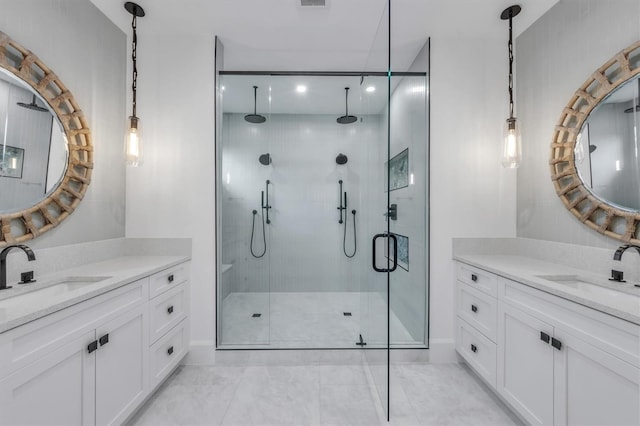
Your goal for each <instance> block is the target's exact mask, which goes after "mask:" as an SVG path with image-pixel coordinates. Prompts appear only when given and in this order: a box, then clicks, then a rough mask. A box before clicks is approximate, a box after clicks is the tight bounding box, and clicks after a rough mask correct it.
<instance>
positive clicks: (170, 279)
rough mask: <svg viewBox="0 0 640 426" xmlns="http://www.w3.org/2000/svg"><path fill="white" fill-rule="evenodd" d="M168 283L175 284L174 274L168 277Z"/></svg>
mask: <svg viewBox="0 0 640 426" xmlns="http://www.w3.org/2000/svg"><path fill="white" fill-rule="evenodd" d="M167 281H169V282H170V283H172V282H173V274H171V275H169V276H168V277H167Z"/></svg>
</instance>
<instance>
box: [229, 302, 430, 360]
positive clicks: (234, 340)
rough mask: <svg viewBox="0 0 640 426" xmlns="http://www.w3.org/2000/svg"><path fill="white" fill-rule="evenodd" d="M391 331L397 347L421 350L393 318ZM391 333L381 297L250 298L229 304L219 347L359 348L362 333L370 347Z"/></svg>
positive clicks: (418, 343)
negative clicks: (358, 343) (363, 307)
mask: <svg viewBox="0 0 640 426" xmlns="http://www.w3.org/2000/svg"><path fill="white" fill-rule="evenodd" d="M363 298H364V300H365V303H363V302H362V299H363ZM363 305H364V306H365V308H366V312H362V306H363ZM345 312H349V313H350V314H351V315H344V313H345ZM256 313H259V314H261V315H260V316H259V317H254V316H253V315H254V314H256ZM390 327H391V336H392V342H393V343H396V344H402V345H420V344H422V342H418V341H416V340H415V339H413V338H412V337H411V335H410V334H409V332H408V331H407V330H406V328H405V327H404V326H403V325H402V323H401V322H400V320H399V319H398V318H397V317H396V315H395V314H394V313H393V312H391V323H390ZM363 330H365V331H363ZM386 330H387V327H386V302H385V301H384V300H383V298H382V297H381V296H380V295H379V294H378V293H367V294H364V295H363V294H361V293H359V292H314V293H310V292H300V293H291V292H289V293H284V292H282V293H248V292H246V293H231V294H229V295H228V296H227V297H226V298H225V299H224V301H223V303H222V330H221V334H222V336H221V339H220V341H221V346H222V347H236V346H238V347H242V346H250V345H252V346H254V347H256V346H259V347H260V348H267V349H271V348H354V347H355V343H356V341H357V340H358V336H359V335H360V334H361V333H362V334H363V335H365V336H367V339H368V340H369V342H370V344H375V342H376V341H377V342H380V343H384V342H385V341H386ZM375 333H380V334H379V335H377V336H376V335H375Z"/></svg>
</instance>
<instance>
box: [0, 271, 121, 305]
mask: <svg viewBox="0 0 640 426" xmlns="http://www.w3.org/2000/svg"><path fill="white" fill-rule="evenodd" d="M108 278H111V277H64V278H60V279H58V280H55V281H53V282H51V283H47V284H45V287H43V288H39V289H36V290H31V291H26V292H24V293H18V294H16V295H14V296H12V297H10V298H8V299H4V300H0V309H9V308H13V307H16V306H25V305H30V304H33V303H38V302H41V301H46V300H51V299H55V298H57V297H59V296H63V295H65V294H67V293H69V292H72V291H75V290H78V289H80V288H83V287H86V286H88V285H91V284H95V283H98V282H100V281H104V280H106V279H108ZM25 285H29V284H25ZM14 287H17V286H14Z"/></svg>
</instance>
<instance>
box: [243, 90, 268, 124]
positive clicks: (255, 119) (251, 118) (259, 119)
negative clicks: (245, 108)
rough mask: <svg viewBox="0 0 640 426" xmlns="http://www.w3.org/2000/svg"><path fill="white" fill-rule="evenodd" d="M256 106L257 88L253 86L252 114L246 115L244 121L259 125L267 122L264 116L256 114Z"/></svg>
mask: <svg viewBox="0 0 640 426" xmlns="http://www.w3.org/2000/svg"><path fill="white" fill-rule="evenodd" d="M257 104H258V86H253V114H247V115H245V116H244V119H245V121H246V122H248V123H254V124H260V123H264V122H265V121H267V119H266V118H265V117H264V115H260V114H258V113H257V112H256V108H257Z"/></svg>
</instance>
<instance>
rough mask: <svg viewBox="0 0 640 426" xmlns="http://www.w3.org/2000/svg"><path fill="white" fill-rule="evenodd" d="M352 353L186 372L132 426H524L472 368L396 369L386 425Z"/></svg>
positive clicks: (423, 366) (363, 368)
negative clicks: (343, 360) (343, 358)
mask: <svg viewBox="0 0 640 426" xmlns="http://www.w3.org/2000/svg"><path fill="white" fill-rule="evenodd" d="M260 352H262V353H264V351H260ZM350 352H351V351H350ZM353 353H356V354H358V355H360V356H359V360H357V361H356V360H355V358H352V357H349V359H351V360H352V363H351V364H348V365H327V364H324V363H315V362H311V361H310V362H307V363H305V364H304V365H297V364H296V365H288V364H286V363H284V364H278V365H244V366H227V365H216V366H206V367H205V366H182V367H179V368H178V369H177V370H176V372H175V373H174V374H173V375H172V376H171V377H169V379H168V380H167V381H166V382H165V383H164V384H163V385H162V387H161V388H160V389H159V390H158V392H157V393H156V394H155V395H154V396H153V397H152V398H151V399H150V400H149V401H148V402H147V403H146V404H145V405H144V406H143V407H141V409H140V410H139V411H138V412H137V413H136V414H135V415H134V417H133V418H132V419H131V420H130V421H129V423H128V424H129V425H132V426H133V425H135V426H147V425H149V426H151V425H153V426H173V425H245V426H252V425H255V426H259V425H286V424H291V425H387V424H392V425H394V424H395V425H416V426H417V425H456V426H464V425H492V426H501V425H520V424H521V423H520V422H519V420H517V419H516V418H515V417H514V415H513V414H512V413H511V412H510V411H509V410H508V409H507V408H506V407H505V406H504V405H503V404H502V403H501V402H499V401H498V400H497V399H496V397H495V396H493V395H492V394H490V392H489V391H488V390H487V389H486V387H485V386H484V385H483V384H481V383H480V382H479V380H478V379H477V378H476V377H475V376H473V375H472V373H471V372H470V371H469V370H468V368H467V367H466V366H464V365H461V364H425V363H420V364H402V365H396V366H393V367H392V371H391V422H390V423H387V421H386V418H385V415H384V413H383V412H382V408H381V404H380V400H379V399H378V396H377V390H376V389H375V388H374V386H373V384H372V382H371V380H370V377H371V376H370V375H368V374H367V371H368V367H367V366H366V365H365V364H364V363H363V356H362V352H361V351H353Z"/></svg>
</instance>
